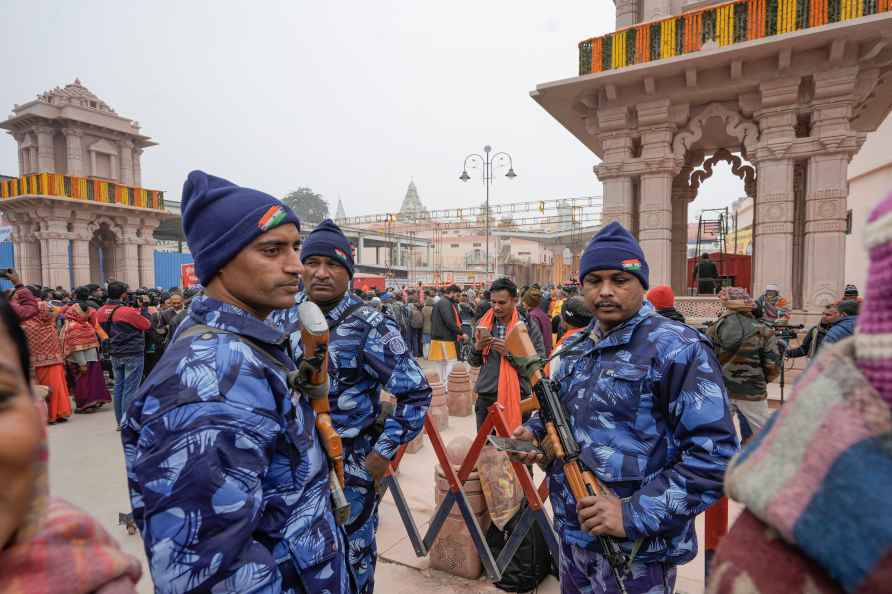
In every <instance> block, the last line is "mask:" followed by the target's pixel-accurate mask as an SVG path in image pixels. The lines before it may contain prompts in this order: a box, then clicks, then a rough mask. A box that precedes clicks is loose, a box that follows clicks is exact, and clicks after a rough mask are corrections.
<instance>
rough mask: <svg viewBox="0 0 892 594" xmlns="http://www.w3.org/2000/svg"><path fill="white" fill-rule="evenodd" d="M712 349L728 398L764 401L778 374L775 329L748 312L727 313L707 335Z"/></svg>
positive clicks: (778, 352) (778, 347) (778, 357)
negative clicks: (719, 364) (719, 367)
mask: <svg viewBox="0 0 892 594" xmlns="http://www.w3.org/2000/svg"><path fill="white" fill-rule="evenodd" d="M706 334H707V336H709V339H710V340H711V341H712V344H713V346H714V347H715V351H716V354H717V355H718V357H719V363H721V364H722V373H723V374H724V376H725V387H726V388H727V389H728V394H730V396H731V398H737V399H740V400H764V399H765V398H767V397H768V384H769V383H770V382H773V381H774V380H775V379H777V376H779V375H780V366H781V353H780V345H779V344H778V341H777V338H776V337H775V336H774V330H772V329H771V328H769V327H768V326H767V325H765V324H763V323H762V322H760V321H759V320H757V319H755V318H754V317H753V316H752V314H750V313H741V312H729V313H726V314H725V315H723V316H722V317H721V318H719V320H718V322H716V323H715V324H713V325H712V326H710V327H709V330H707V332H706Z"/></svg>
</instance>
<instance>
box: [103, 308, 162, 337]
mask: <svg viewBox="0 0 892 594" xmlns="http://www.w3.org/2000/svg"><path fill="white" fill-rule="evenodd" d="M115 308H117V310H115ZM112 311H114V312H115V317H114V319H111V320H110V319H109V316H110V315H111V313H112ZM96 319H97V320H99V323H100V324H104V323H106V322H111V323H114V322H123V323H124V324H130V325H131V326H133V327H134V328H136V329H137V330H142V331H143V332H145V331H146V330H148V329H149V328H150V327H151V326H152V323H151V322H150V321H149V320H148V319H147V318H145V317H143V315H142V314H141V313H139V311H138V310H136V309H134V308H132V307H129V306H127V305H124V306H122V307H118V306H117V305H115V304H112V303H106V304H105V305H103V306H102V307H100V308H99V311H97V312H96Z"/></svg>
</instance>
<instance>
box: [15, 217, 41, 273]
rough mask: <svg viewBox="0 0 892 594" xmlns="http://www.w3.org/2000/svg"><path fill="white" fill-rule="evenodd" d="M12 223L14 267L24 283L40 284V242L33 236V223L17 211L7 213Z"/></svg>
mask: <svg viewBox="0 0 892 594" xmlns="http://www.w3.org/2000/svg"><path fill="white" fill-rule="evenodd" d="M6 217H7V219H8V220H9V221H10V222H11V223H13V225H12V237H11V239H12V249H13V257H14V258H15V269H16V271H17V272H18V273H19V276H20V277H21V279H22V282H23V283H25V284H29V283H37V284H42V281H43V277H42V275H41V269H40V244H39V240H38V239H37V238H36V237H35V236H34V231H35V224H34V223H32V222H31V221H30V220H28V219H27V217H26V218H24V219H23V218H22V217H21V215H20V214H19V213H7V214H6Z"/></svg>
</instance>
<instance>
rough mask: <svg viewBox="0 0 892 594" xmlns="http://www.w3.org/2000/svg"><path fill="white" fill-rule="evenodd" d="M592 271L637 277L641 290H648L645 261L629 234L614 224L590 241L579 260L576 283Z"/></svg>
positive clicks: (639, 247)
mask: <svg viewBox="0 0 892 594" xmlns="http://www.w3.org/2000/svg"><path fill="white" fill-rule="evenodd" d="M594 270H622V271H623V272H628V273H630V274H633V275H635V276H636V277H638V280H639V281H641V286H643V287H644V288H645V290H646V289H647V288H648V285H647V277H648V268H647V261H646V260H645V259H644V252H642V251H641V246H639V245H638V242H637V241H636V240H635V238H634V237H633V236H632V234H631V233H629V231H628V230H627V229H626V228H625V227H623V226H622V225H620V224H619V223H618V222H616V221H613V222H612V223H610V224H608V225H606V226H605V227H603V228H602V229H601V230H600V231H598V233H597V235H595V236H594V237H592V239H591V241H589V242H588V245H586V246H585V249H584V250H583V251H582V257H580V258H579V282H580V284H582V283H583V281H585V275H587V274H588V273H589V272H592V271H594Z"/></svg>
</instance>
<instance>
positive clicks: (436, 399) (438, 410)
mask: <svg viewBox="0 0 892 594" xmlns="http://www.w3.org/2000/svg"><path fill="white" fill-rule="evenodd" d="M424 375H425V377H427V382H428V383H429V384H430V386H431V391H432V392H433V394H432V396H431V407H430V410H428V413H427V414H429V415H430V416H431V420H432V421H433V422H434V426H435V427H436V428H437V431H443V430H444V429H447V428H448V427H449V408H448V406H447V404H446V386H444V385H443V381H442V380H441V379H440V373H439V372H438V371H437V370H435V369H428V370H427V371H426V372H425V374H424Z"/></svg>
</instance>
